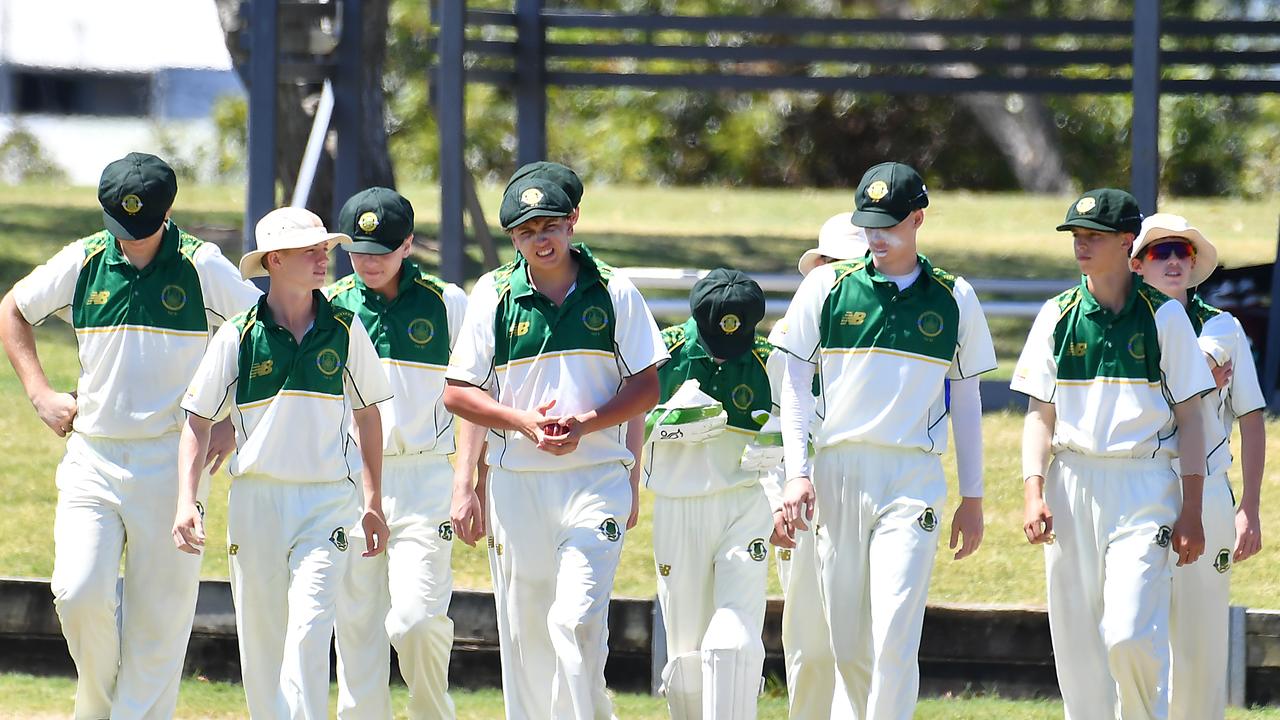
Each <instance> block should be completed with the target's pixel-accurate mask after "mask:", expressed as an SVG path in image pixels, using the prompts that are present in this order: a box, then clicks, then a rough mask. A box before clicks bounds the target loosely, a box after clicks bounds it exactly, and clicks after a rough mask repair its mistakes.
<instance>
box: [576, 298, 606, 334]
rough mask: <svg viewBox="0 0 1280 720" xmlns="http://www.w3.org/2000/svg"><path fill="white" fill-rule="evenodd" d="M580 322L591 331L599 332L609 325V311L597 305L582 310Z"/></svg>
mask: <svg viewBox="0 0 1280 720" xmlns="http://www.w3.org/2000/svg"><path fill="white" fill-rule="evenodd" d="M582 324H583V325H585V326H586V328H587V329H588V330H590V331H591V332H600V331H601V330H603V329H605V328H606V327H608V326H609V313H607V312H605V311H604V308H602V307H600V306H598V305H592V306H591V307H589V308H587V309H586V310H583V311H582Z"/></svg>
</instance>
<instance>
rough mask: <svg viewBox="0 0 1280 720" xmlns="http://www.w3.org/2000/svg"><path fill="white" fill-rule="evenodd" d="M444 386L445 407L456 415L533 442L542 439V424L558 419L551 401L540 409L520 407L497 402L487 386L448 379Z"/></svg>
mask: <svg viewBox="0 0 1280 720" xmlns="http://www.w3.org/2000/svg"><path fill="white" fill-rule="evenodd" d="M446 382H447V385H445V388H444V406H445V408H446V409H447V410H448V411H449V412H451V413H453V414H454V415H456V416H458V417H460V418H462V419H464V420H467V421H469V422H472V423H474V424H476V425H479V426H481V427H485V428H492V429H494V430H515V431H517V432H519V433H520V434H522V435H524V436H525V437H527V438H529V439H530V440H532V441H533V442H535V443H536V442H540V441H541V440H542V438H543V437H544V435H543V430H542V429H543V427H545V426H547V425H550V424H551V423H553V422H555V420H554V419H552V418H551V417H548V416H547V412H548V411H549V410H551V409H552V408H553V407H555V400H552V401H550V402H548V403H546V404H545V405H543V406H541V407H540V408H538V409H537V410H521V409H519V408H513V407H508V406H507V405H503V404H502V403H500V402H498V401H497V400H495V399H494V398H493V396H492V395H490V394H489V393H488V392H487V391H486V390H485V389H484V388H481V387H477V386H475V385H472V384H470V383H468V382H464V381H462V380H455V379H453V378H449V379H448V380H447V381H446Z"/></svg>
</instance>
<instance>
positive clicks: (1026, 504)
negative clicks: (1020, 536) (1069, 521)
mask: <svg viewBox="0 0 1280 720" xmlns="http://www.w3.org/2000/svg"><path fill="white" fill-rule="evenodd" d="M1024 493H1025V494H1024V496H1023V501H1022V532H1023V533H1024V534H1025V535H1026V536H1027V542H1029V543H1031V544H1032V545H1040V544H1043V543H1049V544H1053V513H1052V512H1050V511H1049V506H1048V504H1046V503H1045V501H1044V496H1043V495H1042V494H1041V488H1040V487H1039V485H1033V484H1032V483H1031V482H1028V483H1026V487H1025V488H1024Z"/></svg>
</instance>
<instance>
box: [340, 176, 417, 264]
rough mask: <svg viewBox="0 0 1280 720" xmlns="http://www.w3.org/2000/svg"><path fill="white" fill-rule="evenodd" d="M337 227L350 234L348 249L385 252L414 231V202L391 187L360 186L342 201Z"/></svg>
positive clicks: (348, 250)
mask: <svg viewBox="0 0 1280 720" xmlns="http://www.w3.org/2000/svg"><path fill="white" fill-rule="evenodd" d="M337 231H338V232H340V233H343V234H345V235H350V236H351V243H350V244H348V245H346V246H345V247H346V250H347V252H353V253H363V254H365V255H386V254H387V253H389V252H392V251H393V250H395V249H396V248H399V247H400V246H401V245H403V244H404V239H405V238H407V237H409V236H410V235H412V234H413V206H412V205H410V204H409V201H408V200H406V199H405V198H404V196H403V195H401V194H400V193H398V192H396V191H395V190H392V189H391V188H385V187H371V188H369V189H367V190H361V191H360V192H358V193H356V194H355V195H352V196H351V199H349V200H347V201H346V202H345V203H343V205H342V210H341V212H339V213H338V229H337Z"/></svg>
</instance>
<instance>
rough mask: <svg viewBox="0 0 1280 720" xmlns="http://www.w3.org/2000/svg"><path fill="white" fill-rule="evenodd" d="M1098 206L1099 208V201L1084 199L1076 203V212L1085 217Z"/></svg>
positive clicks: (1089, 198)
mask: <svg viewBox="0 0 1280 720" xmlns="http://www.w3.org/2000/svg"><path fill="white" fill-rule="evenodd" d="M1097 206H1098V201H1097V200H1094V199H1093V198H1091V197H1082V198H1080V199H1079V200H1077V201H1076V212H1078V213H1080V214H1081V215H1083V214H1085V213H1087V212H1089V211H1090V210H1092V209H1094V208H1095V207H1097Z"/></svg>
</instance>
